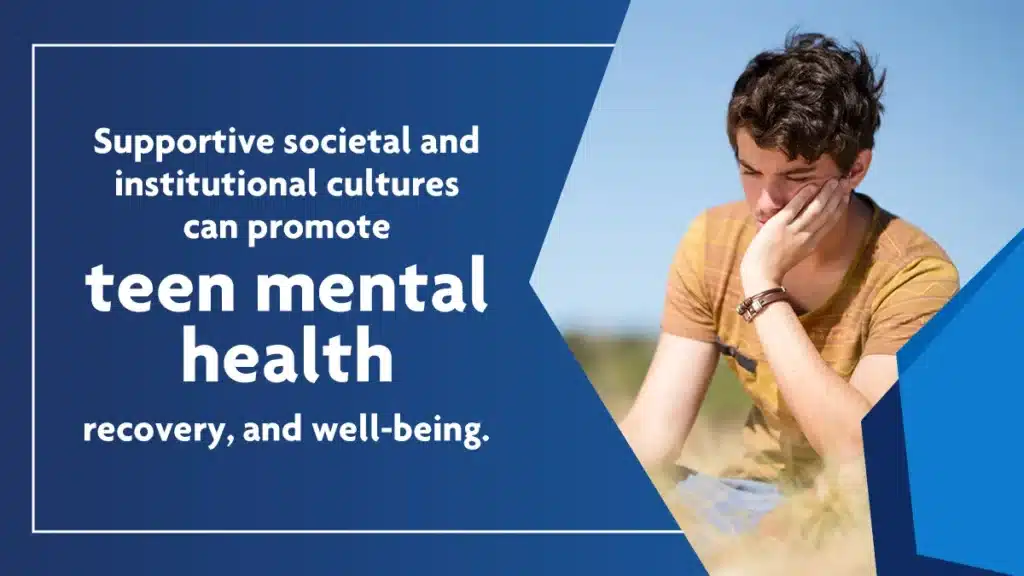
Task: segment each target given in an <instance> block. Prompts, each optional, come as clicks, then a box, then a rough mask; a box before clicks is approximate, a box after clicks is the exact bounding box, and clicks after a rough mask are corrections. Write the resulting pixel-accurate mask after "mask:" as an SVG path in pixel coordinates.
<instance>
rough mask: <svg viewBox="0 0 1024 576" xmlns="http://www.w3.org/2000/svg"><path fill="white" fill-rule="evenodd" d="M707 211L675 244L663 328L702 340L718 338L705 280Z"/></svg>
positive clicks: (662, 320) (662, 321)
mask: <svg viewBox="0 0 1024 576" xmlns="http://www.w3.org/2000/svg"><path fill="white" fill-rule="evenodd" d="M706 239H707V215H706V213H702V214H701V215H699V216H698V217H697V218H695V219H694V220H693V221H692V222H691V223H690V226H689V228H688V229H687V231H686V234H685V235H684V236H683V239H682V241H680V243H679V245H678V247H677V248H676V251H675V254H674V255H673V258H672V263H671V266H670V267H669V274H668V281H667V285H666V288H665V302H664V311H663V313H662V319H661V329H662V331H663V332H666V333H668V334H673V335H675V336H680V337H684V338H691V339H694V340H700V341H703V342H714V341H715V322H714V316H713V314H712V312H711V306H710V300H709V298H708V294H707V290H706V287H705V284H704V257H705V256H704V255H705V248H706Z"/></svg>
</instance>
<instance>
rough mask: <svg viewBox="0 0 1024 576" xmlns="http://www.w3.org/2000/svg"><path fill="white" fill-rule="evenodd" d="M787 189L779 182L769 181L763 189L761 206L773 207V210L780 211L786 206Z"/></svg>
mask: <svg viewBox="0 0 1024 576" xmlns="http://www.w3.org/2000/svg"><path fill="white" fill-rule="evenodd" d="M786 194H787V189H786V187H785V186H783V185H782V183H781V182H778V181H774V180H773V181H769V182H765V184H764V185H763V186H762V188H761V198H760V202H759V203H760V204H761V205H762V206H764V207H769V206H770V207H771V208H772V209H773V210H780V209H782V207H783V206H785V205H786Z"/></svg>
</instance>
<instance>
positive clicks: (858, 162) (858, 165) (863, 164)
mask: <svg viewBox="0 0 1024 576" xmlns="http://www.w3.org/2000/svg"><path fill="white" fill-rule="evenodd" d="M870 167H871V150H861V151H860V153H859V154H857V158H856V159H855V160H854V161H853V166H851V167H850V172H849V173H848V174H847V180H848V181H849V183H850V188H853V189H856V188H857V187H858V186H860V183H861V182H863V181H864V177H865V176H867V175H868V168H870Z"/></svg>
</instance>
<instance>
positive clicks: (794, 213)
mask: <svg viewBox="0 0 1024 576" xmlns="http://www.w3.org/2000/svg"><path fill="white" fill-rule="evenodd" d="M826 185H827V184H826ZM821 190H822V188H821V187H820V186H818V185H817V184H808V185H806V186H804V187H803V188H801V189H800V191H799V192H797V193H796V196H793V199H792V200H790V201H789V204H786V207H785V208H783V209H782V211H781V212H780V214H783V215H785V221H786V222H794V221H795V220H796V219H797V218H798V217H800V215H801V214H802V213H803V212H804V211H805V210H804V209H805V208H807V207H808V206H809V204H810V202H811V201H812V200H814V199H815V198H817V197H818V196H820V194H819V192H820V191H821Z"/></svg>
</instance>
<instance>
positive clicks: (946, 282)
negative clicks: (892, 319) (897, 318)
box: [869, 205, 960, 306]
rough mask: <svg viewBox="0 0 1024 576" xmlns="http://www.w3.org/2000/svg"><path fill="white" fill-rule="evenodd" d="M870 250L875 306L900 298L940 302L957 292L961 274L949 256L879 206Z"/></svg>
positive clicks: (928, 237) (921, 232)
mask: <svg viewBox="0 0 1024 576" xmlns="http://www.w3.org/2000/svg"><path fill="white" fill-rule="evenodd" d="M875 208H876V211H877V219H878V220H877V222H876V234H875V237H874V244H873V247H872V249H871V250H870V254H869V258H870V270H871V275H872V276H874V280H875V282H873V284H875V285H876V286H877V287H878V290H877V292H876V294H875V298H874V301H875V305H876V306H878V305H880V304H882V303H883V302H884V301H886V300H888V299H891V298H892V297H894V296H896V295H897V294H899V295H900V296H901V297H902V296H906V297H917V298H920V297H922V296H925V295H926V294H931V295H932V296H934V297H938V298H940V299H943V300H948V299H949V298H951V297H952V296H953V295H954V294H955V293H956V292H957V291H958V290H959V288H960V273H959V270H958V269H957V267H956V265H955V264H954V263H953V260H952V259H951V258H950V256H949V254H948V253H947V252H946V250H945V249H944V248H943V247H942V245H941V244H939V242H937V241H936V240H935V239H934V238H933V237H932V236H931V235H929V234H928V233H927V232H925V231H924V230H923V229H921V228H920V227H919V226H917V225H916V224H914V223H913V222H911V221H909V220H907V219H906V218H903V217H901V216H899V215H897V214H894V213H893V212H890V211H888V210H886V209H884V208H881V207H879V206H877V205H876V206H875Z"/></svg>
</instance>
